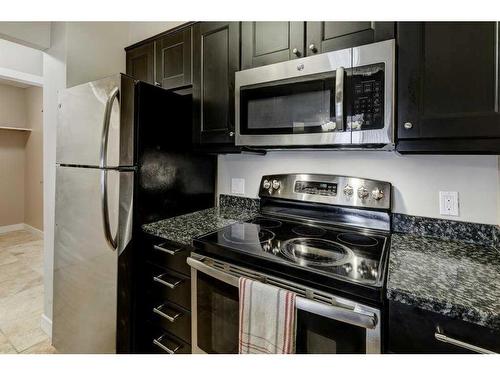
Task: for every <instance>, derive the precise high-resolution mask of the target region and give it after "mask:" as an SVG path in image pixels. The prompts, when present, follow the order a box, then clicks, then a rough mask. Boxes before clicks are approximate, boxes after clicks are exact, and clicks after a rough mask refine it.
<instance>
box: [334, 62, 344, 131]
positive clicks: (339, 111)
mask: <svg viewBox="0 0 500 375" xmlns="http://www.w3.org/2000/svg"><path fill="white" fill-rule="evenodd" d="M344 72H345V69H344V68H343V67H339V68H337V69H336V71H335V129H336V130H344Z"/></svg>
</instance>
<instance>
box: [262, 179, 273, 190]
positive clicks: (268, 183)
mask: <svg viewBox="0 0 500 375" xmlns="http://www.w3.org/2000/svg"><path fill="white" fill-rule="evenodd" d="M262 187H263V188H264V189H266V190H268V189H269V188H270V187H271V182H269V180H264V182H263V183H262Z"/></svg>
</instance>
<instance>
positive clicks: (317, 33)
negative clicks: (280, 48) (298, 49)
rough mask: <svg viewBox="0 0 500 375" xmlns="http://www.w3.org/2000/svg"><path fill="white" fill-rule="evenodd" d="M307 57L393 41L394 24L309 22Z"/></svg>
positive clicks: (307, 29)
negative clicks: (383, 41)
mask: <svg viewBox="0 0 500 375" xmlns="http://www.w3.org/2000/svg"><path fill="white" fill-rule="evenodd" d="M306 25H307V26H306V35H307V37H306V48H305V51H306V55H307V56H311V55H314V54H317V53H323V52H330V51H335V50H339V49H344V48H350V47H356V46H360V45H363V44H368V43H374V42H380V41H382V40H387V39H392V38H394V35H395V23H394V22H369V21H367V22H334V21H329V22H307V23H306Z"/></svg>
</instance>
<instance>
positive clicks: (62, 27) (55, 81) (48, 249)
mask: <svg viewBox="0 0 500 375" xmlns="http://www.w3.org/2000/svg"><path fill="white" fill-rule="evenodd" d="M51 35H52V44H51V47H50V48H49V49H47V50H46V51H45V53H44V55H43V77H44V86H43V180H44V185H43V200H44V209H43V222H44V232H45V235H44V254H43V272H44V278H43V283H44V309H43V310H44V312H43V314H44V316H43V318H42V322H45V323H46V325H44V326H43V327H44V329H45V330H46V332H47V333H48V334H49V335H50V334H51V332H52V327H51V323H52V293H53V272H54V207H55V183H56V177H55V172H56V169H55V164H56V127H57V92H58V90H60V89H63V88H65V87H66V24H65V23H64V22H53V23H52V28H51Z"/></svg>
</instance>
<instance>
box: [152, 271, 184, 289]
mask: <svg viewBox="0 0 500 375" xmlns="http://www.w3.org/2000/svg"><path fill="white" fill-rule="evenodd" d="M153 281H156V282H157V283H160V284H162V285H165V286H168V287H169V288H170V289H175V288H176V287H177V286H178V285H179V284H181V283H182V282H183V281H184V280H182V279H179V278H177V277H174V276H172V275H169V274H168V273H166V272H165V273H162V274H161V275H158V276H154V277H153Z"/></svg>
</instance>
